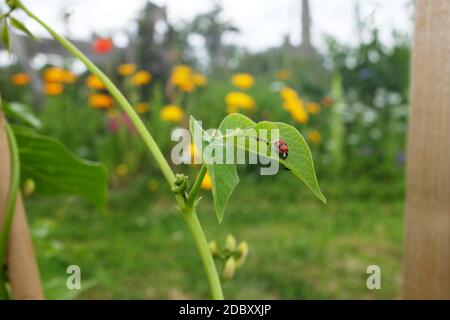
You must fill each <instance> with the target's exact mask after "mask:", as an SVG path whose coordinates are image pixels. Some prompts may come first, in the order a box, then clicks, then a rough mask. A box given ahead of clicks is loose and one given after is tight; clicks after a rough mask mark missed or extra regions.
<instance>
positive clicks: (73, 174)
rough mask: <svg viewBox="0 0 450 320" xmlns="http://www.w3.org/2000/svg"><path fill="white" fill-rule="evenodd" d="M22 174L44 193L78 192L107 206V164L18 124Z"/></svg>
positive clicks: (16, 131)
mask: <svg viewBox="0 0 450 320" xmlns="http://www.w3.org/2000/svg"><path fill="white" fill-rule="evenodd" d="M13 129H14V133H15V135H16V139H17V144H18V146H19V156H20V163H21V170H22V172H21V177H22V178H23V179H29V178H30V179H33V180H34V182H35V184H36V191H37V192H39V193H41V194H43V195H50V196H52V195H57V194H71V195H77V196H80V197H82V198H84V199H85V200H87V201H89V202H90V203H92V204H94V205H95V206H97V207H98V208H99V209H101V210H102V211H105V210H106V198H107V173H106V169H105V168H104V166H103V165H101V164H98V163H94V162H90V161H86V160H83V159H80V158H79V157H77V156H75V155H74V154H73V153H71V152H70V151H69V150H68V149H67V148H66V147H65V146H64V145H63V144H61V143H60V142H59V141H57V140H55V139H52V138H49V137H46V136H43V135H40V134H37V133H35V132H34V131H32V130H30V129H27V128H23V127H14V128H13Z"/></svg>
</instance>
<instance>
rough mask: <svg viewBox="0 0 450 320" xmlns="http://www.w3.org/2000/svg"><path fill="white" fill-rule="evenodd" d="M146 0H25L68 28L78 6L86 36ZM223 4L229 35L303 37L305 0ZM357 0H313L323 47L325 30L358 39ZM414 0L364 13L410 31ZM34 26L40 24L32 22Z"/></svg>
mask: <svg viewBox="0 0 450 320" xmlns="http://www.w3.org/2000/svg"><path fill="white" fill-rule="evenodd" d="M145 2H146V0H125V1H123V0H23V3H24V4H26V5H27V6H29V8H30V9H31V10H33V11H34V12H35V13H36V14H37V15H38V16H40V17H42V18H43V19H44V20H45V21H48V22H49V24H50V25H52V26H55V27H58V28H59V29H60V30H61V29H62V28H63V24H62V15H63V12H64V10H65V8H67V7H68V8H70V9H71V10H72V11H73V17H72V21H71V24H70V26H69V29H70V31H71V33H72V34H73V35H75V36H76V37H81V38H86V37H89V35H90V34H91V33H92V32H97V33H99V34H104V35H116V39H118V40H119V41H120V33H118V31H120V30H124V29H128V30H129V29H130V28H131V29H132V28H133V24H132V23H131V22H132V21H133V20H134V18H135V17H136V16H137V15H138V14H139V11H140V10H141V9H142V7H143V6H144V4H145ZM154 2H155V3H157V4H158V5H166V6H167V8H168V18H169V21H170V22H172V23H175V24H176V23H177V22H179V21H181V20H189V19H191V18H192V17H193V16H195V15H196V14H198V13H202V12H205V11H207V10H208V9H209V8H211V7H213V5H214V3H215V2H216V1H215V0H154ZM218 2H219V3H221V4H222V6H223V7H224V15H223V17H224V19H229V20H231V21H232V22H233V23H234V24H235V25H236V26H237V27H239V28H240V30H241V33H240V34H238V35H236V36H233V37H229V39H227V41H229V42H233V43H237V44H240V45H243V46H246V47H248V48H250V49H251V50H261V49H264V48H267V47H270V46H276V45H279V44H280V43H281V42H282V39H283V35H284V34H286V33H288V32H289V33H290V35H291V37H292V40H293V42H294V43H298V42H299V41H300V26H299V23H300V21H299V17H300V15H301V0H245V1H244V0H220V1H219V0H218ZM355 2H356V0H310V6H311V15H312V19H313V41H314V44H315V45H317V46H319V47H322V45H323V34H331V35H334V36H336V37H337V38H338V39H340V40H342V41H345V42H348V43H351V42H353V41H354V40H355V19H354V11H355ZM407 2H410V0H363V1H361V3H362V5H361V9H362V12H363V14H364V15H365V16H368V15H369V14H370V12H372V11H375V23H376V25H378V26H380V27H381V31H382V34H381V35H382V37H383V39H384V40H386V41H389V38H390V34H391V30H392V29H393V28H395V29H396V30H400V31H410V30H411V28H412V22H411V9H409V10H406V8H408V7H407V6H406V3H407ZM29 26H30V27H31V28H33V29H35V27H36V28H37V26H35V25H33V24H32V23H29Z"/></svg>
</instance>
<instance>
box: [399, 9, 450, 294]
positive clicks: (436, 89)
mask: <svg viewBox="0 0 450 320" xmlns="http://www.w3.org/2000/svg"><path fill="white" fill-rule="evenodd" d="M411 81H412V82H411V114H410V124H409V136H408V139H409V142H408V163H407V166H408V168H407V208H406V252H405V260H404V262H405V265H404V272H405V274H404V297H405V298H407V299H450V1H442V0H417V2H416V29H415V39H414V45H413V55H412V80H411Z"/></svg>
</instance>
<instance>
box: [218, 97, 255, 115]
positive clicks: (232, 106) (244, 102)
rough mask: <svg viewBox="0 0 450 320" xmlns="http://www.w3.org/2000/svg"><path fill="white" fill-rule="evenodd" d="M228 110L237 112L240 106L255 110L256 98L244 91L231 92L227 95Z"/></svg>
mask: <svg viewBox="0 0 450 320" xmlns="http://www.w3.org/2000/svg"><path fill="white" fill-rule="evenodd" d="M225 103H226V104H227V107H228V108H227V111H231V112H236V111H237V110H238V109H239V108H242V109H244V110H253V109H254V108H255V100H253V98H252V97H251V96H249V95H248V94H246V93H243V92H230V93H228V94H227V95H226V97H225Z"/></svg>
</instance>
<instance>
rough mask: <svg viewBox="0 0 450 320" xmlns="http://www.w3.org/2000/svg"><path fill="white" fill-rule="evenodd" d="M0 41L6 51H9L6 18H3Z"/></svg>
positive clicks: (9, 43) (9, 40)
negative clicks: (0, 38)
mask: <svg viewBox="0 0 450 320" xmlns="http://www.w3.org/2000/svg"><path fill="white" fill-rule="evenodd" d="M2 42H3V45H4V46H5V48H6V49H7V50H8V51H11V35H10V34H9V29H8V20H7V18H5V19H4V20H3V29H2Z"/></svg>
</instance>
